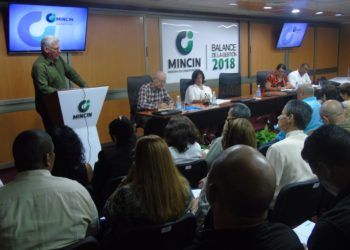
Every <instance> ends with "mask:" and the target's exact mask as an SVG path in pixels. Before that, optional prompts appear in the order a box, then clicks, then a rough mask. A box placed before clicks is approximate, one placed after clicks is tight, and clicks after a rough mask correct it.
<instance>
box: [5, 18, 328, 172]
mask: <svg viewBox="0 0 350 250" xmlns="http://www.w3.org/2000/svg"><path fill="white" fill-rule="evenodd" d="M112 12H113V11H111V12H109V13H107V14H105V13H104V14H101V13H100V12H99V13H95V12H93V11H92V12H91V14H90V15H89V24H88V25H89V26H88V35H87V50H86V51H85V52H83V53H72V54H70V56H69V58H70V62H71V63H72V65H73V67H74V68H75V69H76V70H77V71H78V72H79V73H80V74H81V75H82V76H83V77H84V78H85V79H86V80H87V81H88V82H89V86H100V85H109V86H110V90H112V92H114V93H117V94H116V95H114V94H113V95H112V97H111V95H110V94H109V99H112V100H108V101H106V103H105V106H104V108H103V110H102V113H101V117H100V120H99V122H98V124H97V127H98V130H99V135H100V139H101V142H102V143H105V142H109V141H110V139H109V135H108V124H109V122H110V121H111V120H112V119H114V118H115V117H117V116H118V115H128V114H129V104H128V100H127V95H126V78H127V76H131V75H143V74H146V73H153V72H154V71H155V70H156V69H158V68H159V67H160V61H161V60H160V56H161V52H160V31H159V18H160V17H161V16H160V15H144V14H139V15H135V14H133V15H131V14H130V15H126V14H125V13H124V14H120V13H112ZM111 13H112V14H111ZM197 18H198V17H197ZM202 19H205V17H203V18H202ZM232 20H236V19H234V18H233V19H232ZM277 28H278V25H276V24H275V23H263V21H262V22H256V21H255V20H254V21H253V20H252V21H249V20H243V21H241V25H240V41H241V51H240V52H241V61H240V66H241V67H240V70H241V75H242V79H243V80H242V83H243V86H242V94H243V95H246V94H249V93H250V91H251V88H252V90H253V93H254V91H255V88H256V84H255V83H254V82H255V74H256V71H257V70H266V69H273V68H274V67H275V66H276V64H278V63H280V62H285V60H286V58H287V59H288V57H286V53H285V51H283V50H276V49H275V38H274V37H275V32H276V30H277ZM309 32H310V31H308V33H309ZM307 36H309V35H307ZM320 42H321V43H322V41H320ZM249 43H251V45H249ZM305 44H308V42H306V43H305V41H304V43H303V45H302V47H301V48H299V49H297V50H296V51H297V52H296V53H297V54H300V55H304V53H303V50H304V48H303V46H305ZM145 45H146V46H147V48H148V54H147V55H146V52H145ZM321 47H322V46H321ZM305 50H308V48H306V49H305ZM299 51H300V52H299ZM293 56H294V55H293ZM36 57H37V55H8V54H7V52H6V43H5V33H4V25H3V23H2V16H1V14H0V65H1V67H0V75H1V78H0V106H1V105H3V104H2V102H3V101H5V102H6V101H9V100H10V101H13V102H14V103H16V102H18V103H20V102H21V101H22V99H21V98H29V100H31V101H32V98H33V97H34V89H33V84H32V79H31V75H30V70H31V66H32V63H33V62H34V60H35V59H36ZM295 58H297V55H295ZM323 58H324V57H321V59H322V60H323ZM293 60H294V59H293ZM293 60H292V59H291V56H290V61H291V63H293ZM322 63H323V62H321V64H320V65H323V64H322ZM246 83H251V85H252V86H250V84H246ZM171 95H172V96H174V97H175V96H177V95H178V90H177V91H175V92H174V91H173V92H172V93H171ZM19 98H20V99H19ZM114 98H117V99H116V100H114ZM5 106H6V105H5ZM12 106H16V104H14V105H12ZM19 106H21V105H19ZM6 107H7V106H6ZM0 108H1V107H0ZM32 108H33V104H32V103H31V104H30V107H29V108H28V106H26V109H30V110H28V111H24V109H23V110H21V108H16V109H14V110H11V112H10V113H1V112H0V124H1V129H0V138H1V142H2V143H1V144H0V168H1V165H3V164H4V163H8V162H11V161H12V156H11V152H10V151H11V144H12V142H13V139H14V138H15V136H16V135H17V134H18V133H19V132H20V131H23V130H25V129H30V128H33V127H35V128H41V127H42V125H41V121H40V119H39V116H38V115H37V114H36V112H35V111H34V110H33V109H32ZM16 110H19V111H16Z"/></svg>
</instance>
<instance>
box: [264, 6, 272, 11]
mask: <svg viewBox="0 0 350 250" xmlns="http://www.w3.org/2000/svg"><path fill="white" fill-rule="evenodd" d="M271 9H272V7H271V6H264V10H271Z"/></svg>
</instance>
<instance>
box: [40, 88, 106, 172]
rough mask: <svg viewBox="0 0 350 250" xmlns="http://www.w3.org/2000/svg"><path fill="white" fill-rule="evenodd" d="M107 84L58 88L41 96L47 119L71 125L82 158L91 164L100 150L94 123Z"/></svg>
mask: <svg viewBox="0 0 350 250" xmlns="http://www.w3.org/2000/svg"><path fill="white" fill-rule="evenodd" d="M107 91H108V87H97V88H84V89H71V90H62V91H57V92H55V93H52V94H49V95H46V96H45V97H44V100H45V104H46V108H47V111H48V114H49V116H50V118H51V120H52V121H53V122H54V124H56V125H57V126H61V125H66V126H69V127H71V128H72V129H73V130H74V131H75V132H76V133H77V134H78V136H79V137H80V139H81V141H82V143H83V146H84V149H85V159H86V161H87V162H89V163H90V164H91V166H93V165H94V164H95V162H96V161H97V159H98V153H99V152H100V150H101V144H100V139H99V136H98V132H97V128H96V124H97V121H98V118H99V116H100V113H101V110H102V106H103V103H104V101H105V98H106V95H107Z"/></svg>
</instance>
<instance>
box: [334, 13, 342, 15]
mask: <svg viewBox="0 0 350 250" xmlns="http://www.w3.org/2000/svg"><path fill="white" fill-rule="evenodd" d="M342 15H343V14H340V13H337V14H335V16H342Z"/></svg>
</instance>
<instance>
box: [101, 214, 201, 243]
mask: <svg viewBox="0 0 350 250" xmlns="http://www.w3.org/2000/svg"><path fill="white" fill-rule="evenodd" d="M195 229H196V218H195V216H194V215H193V214H192V213H188V214H185V215H184V216H182V217H181V218H180V219H178V220H176V221H174V222H169V223H165V224H162V225H157V226H146V227H140V228H134V229H132V230H131V231H129V232H128V233H127V234H126V235H123V236H122V237H117V238H114V239H112V240H111V241H110V242H109V244H108V246H106V247H107V248H106V249H162V250H177V249H183V248H184V247H186V246H189V245H191V244H192V242H193V239H194V236H195ZM111 234H113V233H111ZM112 237H113V236H112ZM105 245H106V244H105Z"/></svg>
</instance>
